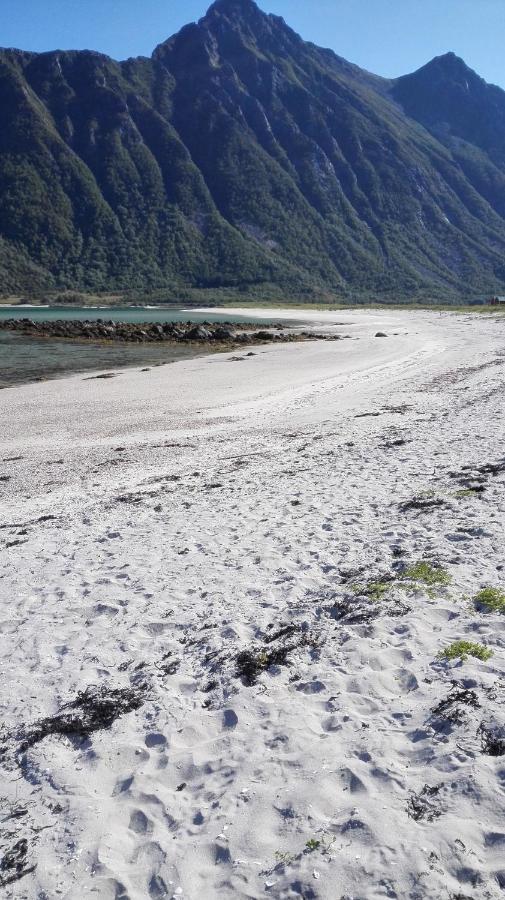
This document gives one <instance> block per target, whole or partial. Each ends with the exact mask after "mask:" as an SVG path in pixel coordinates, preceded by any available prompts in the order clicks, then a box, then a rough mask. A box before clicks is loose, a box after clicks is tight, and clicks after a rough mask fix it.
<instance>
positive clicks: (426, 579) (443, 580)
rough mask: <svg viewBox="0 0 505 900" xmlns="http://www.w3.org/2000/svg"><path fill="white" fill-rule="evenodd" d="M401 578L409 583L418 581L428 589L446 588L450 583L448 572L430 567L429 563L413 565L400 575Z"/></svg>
mask: <svg viewBox="0 0 505 900" xmlns="http://www.w3.org/2000/svg"><path fill="white" fill-rule="evenodd" d="M401 577H402V578H403V579H408V580H410V581H420V582H421V583H422V584H426V585H428V587H434V586H436V585H440V586H446V585H448V584H450V583H451V581H452V578H451V576H450V575H449V572H447V571H446V570H445V569H442V568H440V567H438V566H432V564H431V563H429V562H417V563H414V565H412V566H409V568H408V569H406V570H405V572H403V573H402V576H401Z"/></svg>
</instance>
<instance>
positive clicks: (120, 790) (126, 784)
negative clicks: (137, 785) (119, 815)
mask: <svg viewBox="0 0 505 900" xmlns="http://www.w3.org/2000/svg"><path fill="white" fill-rule="evenodd" d="M133 779H134V776H133V775H130V777H129V778H120V779H118V781H116V784H115V785H114V790H113V791H112V796H113V797H117V796H118V795H119V794H126V792H127V791H129V790H130V788H131V786H132V784H133Z"/></svg>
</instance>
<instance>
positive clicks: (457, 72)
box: [399, 51, 482, 85]
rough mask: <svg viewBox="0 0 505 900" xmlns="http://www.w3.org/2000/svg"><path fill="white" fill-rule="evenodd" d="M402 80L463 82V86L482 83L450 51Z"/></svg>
mask: <svg viewBox="0 0 505 900" xmlns="http://www.w3.org/2000/svg"><path fill="white" fill-rule="evenodd" d="M404 78H416V79H420V78H422V79H434V80H436V81H438V80H439V79H440V78H442V79H444V80H448V81H452V82H455V83H457V82H464V83H465V85H466V84H467V82H475V81H478V82H482V78H480V77H479V76H478V75H477V73H476V72H474V71H473V69H471V68H470V66H467V64H466V62H465V60H464V59H462V58H461V57H460V56H457V55H456V54H455V53H453V52H452V51H450V52H449V53H443V54H442V55H441V56H435V57H434V58H433V59H432V60H430V62H428V63H426V65H424V66H422V67H421V68H420V69H418V70H417V71H416V72H413V73H412V74H411V75H405V76H404ZM399 80H401V79H399Z"/></svg>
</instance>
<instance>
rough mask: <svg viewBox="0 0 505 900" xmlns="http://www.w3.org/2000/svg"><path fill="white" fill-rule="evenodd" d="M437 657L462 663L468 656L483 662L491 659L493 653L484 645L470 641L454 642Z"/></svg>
mask: <svg viewBox="0 0 505 900" xmlns="http://www.w3.org/2000/svg"><path fill="white" fill-rule="evenodd" d="M438 655H439V658H441V659H460V660H461V661H462V662H464V661H465V660H466V659H468V657H469V656H474V657H475V658H476V659H480V660H482V661H483V662H485V661H486V660H487V659H490V658H491V656H492V655H493V651H492V650H490V649H489V647H486V646H485V645H484V644H474V643H472V641H454V643H452V644H450V645H449V647H446V648H445V650H442V651H441V652H440V653H439V654H438Z"/></svg>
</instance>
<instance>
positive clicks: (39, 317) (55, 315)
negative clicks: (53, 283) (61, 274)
mask: <svg viewBox="0 0 505 900" xmlns="http://www.w3.org/2000/svg"><path fill="white" fill-rule="evenodd" d="M1 319H34V320H35V321H37V322H40V321H45V322H48V321H54V320H55V319H90V320H93V321H95V320H96V319H104V320H105V321H111V320H112V321H113V322H250V321H251V319H249V318H248V317H247V316H231V315H230V314H229V313H226V312H225V313H222V312H216V313H202V312H193V311H192V310H187V309H163V308H160V307H148V308H146V307H143V306H142V307H140V306H139V307H137V306H122V307H120V306H115V307H114V308H113V309H111V308H110V307H104V308H100V307H89V306H0V320H1ZM252 321H254V322H257V323H258V325H261V324H263V325H268V324H269V323H271V322H273V321H274V319H273V318H272V316H270V317H268V316H267V317H265V318H264V319H256V318H254V319H253V320H252Z"/></svg>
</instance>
